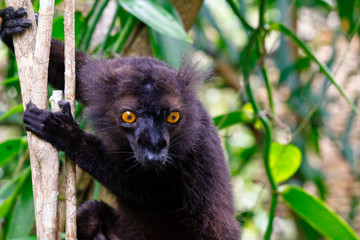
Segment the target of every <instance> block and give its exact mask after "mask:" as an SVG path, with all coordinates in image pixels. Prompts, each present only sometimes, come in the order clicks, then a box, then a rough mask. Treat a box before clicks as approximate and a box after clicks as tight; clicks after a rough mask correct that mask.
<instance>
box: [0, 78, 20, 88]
mask: <svg viewBox="0 0 360 240" xmlns="http://www.w3.org/2000/svg"><path fill="white" fill-rule="evenodd" d="M18 83H19V77H18V76H15V77H10V78H7V79H5V80H3V81H1V85H5V86H9V85H13V84H18Z"/></svg>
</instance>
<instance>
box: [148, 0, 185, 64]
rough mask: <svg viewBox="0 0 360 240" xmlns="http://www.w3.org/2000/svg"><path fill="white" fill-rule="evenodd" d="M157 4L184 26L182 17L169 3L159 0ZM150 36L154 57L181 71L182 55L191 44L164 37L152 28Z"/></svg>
mask: <svg viewBox="0 0 360 240" xmlns="http://www.w3.org/2000/svg"><path fill="white" fill-rule="evenodd" d="M157 3H158V4H159V5H161V6H162V7H163V8H164V9H165V10H166V11H168V12H169V13H170V14H171V15H172V16H174V17H175V18H176V20H177V22H178V23H179V24H182V21H181V17H180V15H179V14H178V12H177V11H176V9H175V8H174V7H173V6H172V5H171V4H170V3H169V2H168V1H166V0H157ZM149 34H150V43H151V48H152V50H153V54H154V56H155V57H156V58H158V59H160V60H162V61H164V62H166V63H167V64H169V65H170V66H172V67H173V68H175V69H179V67H180V64H181V58H182V54H183V53H184V52H185V49H186V48H188V47H189V43H188V42H185V41H183V40H179V39H175V38H172V37H169V36H166V35H163V34H161V33H159V32H157V31H156V30H154V29H152V28H149Z"/></svg>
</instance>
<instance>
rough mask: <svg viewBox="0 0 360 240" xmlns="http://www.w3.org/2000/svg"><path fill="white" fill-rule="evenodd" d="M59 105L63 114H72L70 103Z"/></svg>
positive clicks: (62, 102) (60, 103)
mask: <svg viewBox="0 0 360 240" xmlns="http://www.w3.org/2000/svg"><path fill="white" fill-rule="evenodd" d="M58 104H59V106H60V107H61V110H62V112H64V113H70V114H71V107H70V103H69V102H66V101H59V102H58Z"/></svg>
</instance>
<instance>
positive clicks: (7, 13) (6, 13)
mask: <svg viewBox="0 0 360 240" xmlns="http://www.w3.org/2000/svg"><path fill="white" fill-rule="evenodd" d="M13 14H14V8H13V7H8V8H5V9H1V10H0V17H1V18H12V17H11V16H12V15H13Z"/></svg>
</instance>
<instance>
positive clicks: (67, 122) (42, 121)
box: [0, 7, 117, 191]
mask: <svg viewBox="0 0 360 240" xmlns="http://www.w3.org/2000/svg"><path fill="white" fill-rule="evenodd" d="M25 16H26V11H25V9H24V8H20V9H18V10H16V11H15V10H14V9H13V8H12V7H8V8H6V9H2V10H0V18H2V22H1V29H0V36H1V39H2V40H3V42H4V43H5V44H6V45H7V46H8V47H9V49H10V50H11V51H13V52H14V46H13V41H12V36H13V35H15V34H21V33H22V32H23V31H24V30H25V29H26V28H29V27H30V26H31V21H30V20H28V19H26V18H24V17H25ZM75 58H76V72H77V73H78V72H79V71H81V69H82V68H83V67H85V66H86V64H87V63H88V62H91V61H93V60H92V59H91V58H90V57H89V56H87V55H86V54H84V53H82V52H79V51H77V52H76V56H75ZM48 81H49V83H50V84H51V85H53V86H54V87H56V88H59V89H63V88H64V44H63V43H62V42H61V41H58V40H52V41H51V51H50V63H49V77H48ZM85 84H86V79H84V81H83V79H81V78H79V77H77V79H76V89H77V93H76V94H77V99H78V100H80V101H81V100H83V98H82V97H81V95H80V94H78V93H79V92H81V90H82V89H83V88H84V87H85V86H84V85H85ZM60 105H61V109H62V110H61V111H60V112H56V113H52V112H50V111H46V110H42V109H39V108H37V107H36V106H35V105H34V104H32V103H29V104H28V105H27V109H26V111H25V112H24V124H25V128H26V130H28V131H30V132H32V133H34V134H35V135H37V136H38V137H40V138H42V139H44V140H46V141H48V142H49V143H51V144H52V145H53V146H54V147H56V148H57V149H59V150H61V151H64V152H65V153H66V154H68V155H69V156H70V157H71V159H72V160H73V161H75V163H76V164H77V165H78V166H79V167H81V168H82V169H83V170H84V171H86V172H88V173H90V174H91V175H92V176H94V177H95V178H97V179H98V180H99V181H100V182H102V184H103V185H105V186H107V187H108V188H109V189H110V190H112V191H117V189H111V185H112V182H113V181H116V179H113V178H112V177H111V176H115V175H114V174H111V173H112V172H113V171H114V168H113V166H112V165H111V163H110V161H107V156H106V149H105V146H104V144H103V143H102V141H101V140H100V139H99V138H98V137H96V136H94V135H91V134H88V133H86V132H85V131H83V130H82V129H81V128H80V127H79V125H78V124H77V123H76V122H75V120H74V119H73V117H72V115H71V113H70V104H69V103H65V102H60ZM103 176H107V178H106V180H104V177H103Z"/></svg>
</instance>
